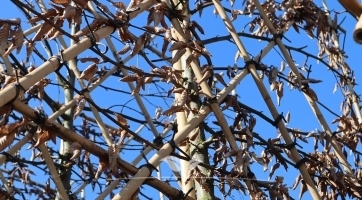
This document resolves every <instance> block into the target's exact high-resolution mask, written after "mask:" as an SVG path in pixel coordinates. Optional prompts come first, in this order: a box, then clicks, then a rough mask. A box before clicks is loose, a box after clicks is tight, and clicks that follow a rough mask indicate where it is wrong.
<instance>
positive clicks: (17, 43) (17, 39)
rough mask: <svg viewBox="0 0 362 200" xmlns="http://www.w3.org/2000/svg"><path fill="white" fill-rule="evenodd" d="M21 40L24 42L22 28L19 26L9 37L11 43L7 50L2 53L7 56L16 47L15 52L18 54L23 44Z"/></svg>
mask: <svg viewBox="0 0 362 200" xmlns="http://www.w3.org/2000/svg"><path fill="white" fill-rule="evenodd" d="M23 42H24V35H23V30H22V29H21V27H20V26H19V27H18V28H17V29H16V30H15V33H14V35H13V36H12V39H11V45H10V47H9V48H8V50H7V51H6V52H5V53H4V56H8V55H9V54H10V53H11V52H12V51H13V50H15V49H16V54H19V53H20V50H21V48H22V46H23Z"/></svg>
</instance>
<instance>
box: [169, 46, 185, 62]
mask: <svg viewBox="0 0 362 200" xmlns="http://www.w3.org/2000/svg"><path fill="white" fill-rule="evenodd" d="M185 53H186V49H185V48H184V49H180V50H178V51H177V53H176V54H175V55H174V57H173V58H172V60H171V63H172V64H175V63H176V62H177V61H178V60H180V58H181V57H182V56H183V55H184V54H185Z"/></svg>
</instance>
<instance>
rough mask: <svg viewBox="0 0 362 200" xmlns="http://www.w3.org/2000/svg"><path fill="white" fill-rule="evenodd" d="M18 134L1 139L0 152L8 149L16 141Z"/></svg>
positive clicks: (13, 133) (11, 134)
mask: <svg viewBox="0 0 362 200" xmlns="http://www.w3.org/2000/svg"><path fill="white" fill-rule="evenodd" d="M15 134H16V132H15V131H14V132H12V133H10V134H8V135H4V136H2V137H0V151H3V150H4V149H5V148H6V147H8V146H9V145H10V144H11V143H12V142H13V141H14V139H15Z"/></svg>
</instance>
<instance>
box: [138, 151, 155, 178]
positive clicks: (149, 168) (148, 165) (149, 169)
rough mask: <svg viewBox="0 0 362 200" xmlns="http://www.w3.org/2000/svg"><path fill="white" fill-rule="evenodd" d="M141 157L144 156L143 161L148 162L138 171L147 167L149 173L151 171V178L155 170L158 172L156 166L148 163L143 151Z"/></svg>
mask: <svg viewBox="0 0 362 200" xmlns="http://www.w3.org/2000/svg"><path fill="white" fill-rule="evenodd" d="M141 155H142V157H143V159H145V160H146V164H143V165H141V166H139V167H138V169H141V168H143V167H147V168H148V171H150V175H149V176H151V174H152V171H153V170H156V171H157V172H158V169H157V168H156V167H155V166H153V165H152V164H151V163H149V162H148V160H147V158H146V156H145V154H144V153H143V151H141Z"/></svg>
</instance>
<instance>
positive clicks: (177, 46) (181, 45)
mask: <svg viewBox="0 0 362 200" xmlns="http://www.w3.org/2000/svg"><path fill="white" fill-rule="evenodd" d="M186 47H187V44H186V43H185V42H183V41H179V42H175V43H173V44H172V45H171V47H170V48H169V49H168V50H169V51H175V50H180V49H184V48H186Z"/></svg>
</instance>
